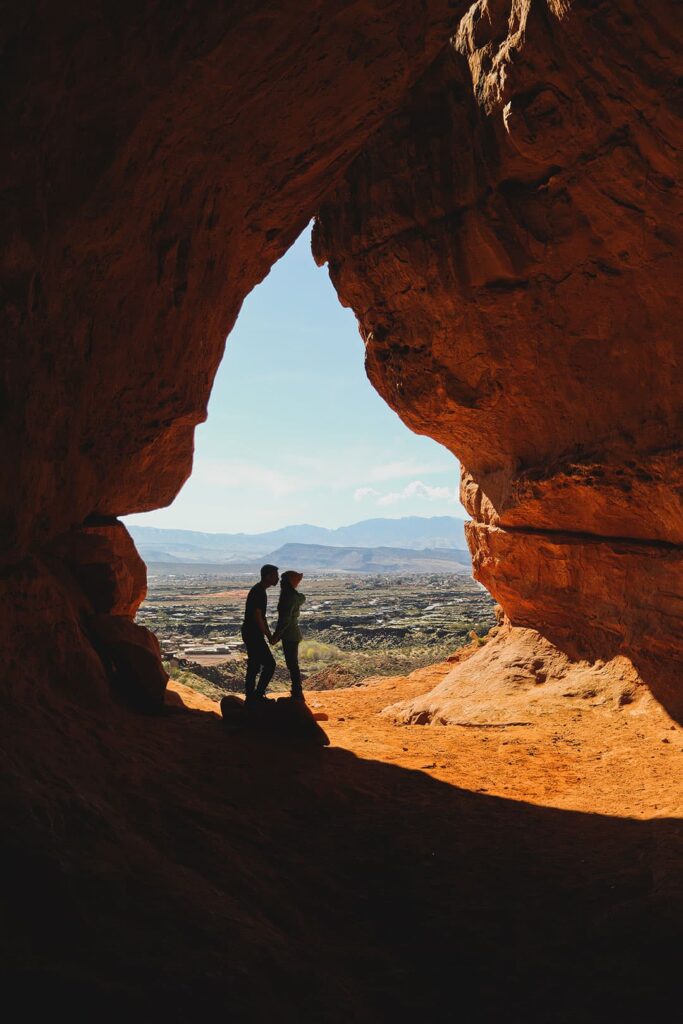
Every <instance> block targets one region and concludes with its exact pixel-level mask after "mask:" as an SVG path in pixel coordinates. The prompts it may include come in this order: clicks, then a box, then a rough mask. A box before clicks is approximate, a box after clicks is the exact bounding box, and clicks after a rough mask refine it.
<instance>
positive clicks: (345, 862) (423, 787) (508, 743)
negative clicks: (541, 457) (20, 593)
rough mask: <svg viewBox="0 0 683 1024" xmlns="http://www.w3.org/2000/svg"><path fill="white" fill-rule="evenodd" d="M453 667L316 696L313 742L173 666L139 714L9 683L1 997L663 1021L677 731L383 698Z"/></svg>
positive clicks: (342, 1023)
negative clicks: (435, 710)
mask: <svg viewBox="0 0 683 1024" xmlns="http://www.w3.org/2000/svg"><path fill="white" fill-rule="evenodd" d="M472 664H474V661H472ZM456 667H457V666H456ZM453 670H454V669H453V663H445V664H443V665H440V666H433V667H431V668H429V669H423V670H420V671H418V672H416V673H413V674H412V675H411V676H410V677H408V678H393V679H382V680H376V681H374V682H370V683H368V684H366V685H364V686H356V687H353V688H350V689H345V690H336V691H329V692H324V693H321V692H311V693H310V694H309V695H308V701H309V704H310V706H311V708H312V709H313V710H314V711H315V712H318V713H320V714H326V715H327V716H328V720H327V721H326V722H324V723H323V725H324V728H325V729H326V731H327V733H328V735H329V738H330V741H331V743H330V746H329V747H326V748H321V747H317V746H307V745H305V744H301V743H298V744H297V743H292V742H284V741H282V740H275V739H273V738H272V737H270V738H268V737H264V736H260V735H256V734H254V733H248V732H245V733H242V732H237V733H233V732H229V731H228V730H226V728H225V726H224V724H223V722H222V720H221V718H220V717H219V714H218V707H217V705H216V704H214V703H213V702H212V701H210V700H208V699H207V698H205V697H202V696H201V695H200V694H197V693H194V692H193V691H191V690H188V689H187V688H185V687H183V686H180V685H177V684H171V694H172V696H171V697H170V700H171V701H175V702H176V703H170V704H169V705H168V706H167V709H166V713H164V714H162V715H159V716H140V715H135V714H132V713H131V712H130V711H128V710H127V709H125V708H123V707H120V706H116V705H112V706H111V707H108V709H107V710H106V713H104V712H103V710H102V708H99V707H93V708H92V709H90V710H89V709H87V708H84V707H82V706H76V705H69V704H68V703H67V702H66V701H65V698H64V696H63V695H62V694H60V693H57V692H54V693H53V692H52V691H49V692H48V693H45V692H42V693H40V694H39V695H38V691H37V690H33V689H31V688H28V687H27V688H25V689H23V690H22V689H20V684H19V682H17V690H16V693H13V694H11V693H9V691H8V692H7V693H6V694H5V696H4V698H3V701H2V708H1V710H2V712H3V715H2V719H1V721H2V747H3V757H4V762H3V763H4V766H5V774H4V779H3V781H2V784H0V796H1V797H2V815H3V824H4V827H3V832H2V835H1V836H0V854H1V856H2V862H1V869H2V879H3V882H4V884H3V887H2V892H1V894H0V895H1V898H2V919H3V930H2V935H1V936H0V938H1V940H2V942H1V945H0V980H2V982H3V994H4V998H5V1000H6V1002H7V1004H8V1005H11V1003H12V999H20V1000H21V1005H22V1008H23V1010H22V1012H23V1014H24V1017H25V1019H37V1017H36V1016H35V1014H36V1013H37V1012H38V1010H40V1012H41V1013H44V1011H45V1010H46V1009H47V1010H48V1011H49V1012H50V1015H51V1016H55V1015H56V1014H58V1013H67V1012H68V1014H69V1015H70V1016H71V1017H73V1016H74V1011H75V1010H77V1011H78V1013H77V1017H79V1019H97V1020H121V1019H132V1020H137V1019H142V1018H143V1017H144V1018H145V1019H151V1020H160V1019H163V1020H164V1022H165V1024H170V1022H172V1021H173V1022H175V1021H178V1022H180V1021H182V1022H186V1021H188V1020H208V1019H211V1018H212V1017H213V1016H214V1015H216V1014H218V1013H220V1015H221V1017H222V1018H224V1019H227V1020H235V1021H239V1022H242V1021H245V1022H254V1024H262V1022H266V1021H271V1020H278V1021H286V1022H289V1021H293V1022H294V1021H296V1022H297V1024H300V1022H306V1024H308V1022H315V1024H318V1022H330V1024H349V1022H354V1024H355V1022H367V1024H384V1022H385V1021H392V1022H394V1021H396V1022H402V1021H423V1020H425V1021H430V1022H431V1021H437V1022H441V1021H448V1022H449V1024H450V1022H451V1021H453V1022H460V1021H462V1022H463V1024H483V1022H486V1024H489V1022H490V1024H499V1022H500V1021H502V1020H506V1021H511V1022H512V1024H516V1022H517V1021H524V1022H525V1024H526V1022H532V1021H533V1022H538V1024H588V1022H590V1024H605V1022H611V1021H613V1020H615V1021H616V1020H618V1021H619V1022H620V1024H623V1022H624V1021H639V1022H640V1021H643V1020H655V1019H670V1018H672V1017H673V1016H674V1014H675V1007H676V1005H677V1002H678V1000H679V998H680V991H679V990H680V982H679V978H680V963H679V961H680V949H681V940H682V939H683V932H682V928H681V920H682V918H683V871H682V870H681V868H682V864H683V828H682V822H681V807H682V801H681V764H682V760H681V758H682V747H683V740H682V734H681V729H680V727H679V726H677V725H675V724H674V723H673V722H672V721H670V720H669V718H668V717H667V716H666V714H665V713H664V712H663V711H662V710H661V708H659V707H658V705H656V704H655V703H654V701H653V700H652V698H650V697H648V695H647V694H646V693H642V694H639V695H638V696H637V699H634V700H633V702H632V703H630V704H628V705H626V706H624V707H619V709H618V710H615V708H614V706H613V705H614V700H613V697H612V696H609V695H608V696H609V700H610V701H611V704H610V705H609V706H608V704H599V705H598V706H590V705H591V702H592V703H596V701H597V699H593V698H587V697H585V694H584V696H583V697H582V696H576V697H571V698H563V697H562V695H561V693H560V694H559V695H556V696H555V697H553V698H552V699H550V698H549V699H548V701H547V705H546V703H545V702H544V701H540V700H539V701H536V697H537V696H538V695H537V694H536V693H535V691H530V692H531V693H532V694H533V699H534V700H535V701H536V711H535V712H534V715H533V716H532V717H533V721H532V724H531V725H525V726H519V725H506V724H504V723H501V721H500V718H502V717H503V716H504V714H505V713H506V710H507V709H506V708H505V707H504V706H502V698H501V700H497V702H496V712H497V715H498V719H499V720H498V721H496V723H495V724H493V723H489V724H492V725H493V727H488V726H487V725H486V723H485V722H483V720H480V721H479V722H478V724H477V725H476V726H474V725H472V724H469V725H462V724H461V725H454V724H451V725H422V726H421V725H401V724H397V722H396V720H395V718H392V717H391V716H387V715H386V714H383V709H385V708H386V707H387V706H389V705H394V704H395V703H396V701H397V700H400V701H403V702H405V701H410V700H411V699H412V698H418V697H420V695H422V694H425V693H426V692H427V691H429V690H431V689H433V688H434V687H435V686H436V685H437V684H439V683H440V682H443V685H446V684H448V680H449V679H450V678H451V675H450V674H451V673H452V672H453ZM494 682H495V680H493V678H492V680H491V685H492V686H493V683H494ZM174 691H175V693H174ZM515 692H517V691H515ZM547 692H548V693H549V694H550V691H547ZM573 692H574V691H573V690H572V693H573ZM589 692H592V691H589ZM558 693H559V691H558ZM179 697H180V700H179V699H178V698H179ZM453 700H455V698H453ZM453 700H452V702H451V703H452V706H453V707H455V706H456V705H457V700H455V703H453ZM515 701H516V703H515V709H514V710H515V714H516V715H517V714H518V712H519V706H520V705H519V697H518V696H517V697H515ZM482 709H483V705H482V706H480V707H479V708H478V711H477V715H478V717H479V718H480V717H481V713H482ZM459 713H460V712H459V711H458V714H459ZM515 720H517V719H515ZM530 720H531V719H530Z"/></svg>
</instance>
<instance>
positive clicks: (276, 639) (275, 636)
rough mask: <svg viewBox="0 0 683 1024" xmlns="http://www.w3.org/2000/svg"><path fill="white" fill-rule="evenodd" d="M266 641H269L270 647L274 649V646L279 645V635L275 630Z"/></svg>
mask: <svg viewBox="0 0 683 1024" xmlns="http://www.w3.org/2000/svg"><path fill="white" fill-rule="evenodd" d="M268 639H269V640H270V646H271V647H275V644H279V643H280V634H279V633H278V631H277V630H275V632H274V633H271V634H270V636H269V637H268Z"/></svg>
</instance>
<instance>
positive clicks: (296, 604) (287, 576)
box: [272, 569, 306, 700]
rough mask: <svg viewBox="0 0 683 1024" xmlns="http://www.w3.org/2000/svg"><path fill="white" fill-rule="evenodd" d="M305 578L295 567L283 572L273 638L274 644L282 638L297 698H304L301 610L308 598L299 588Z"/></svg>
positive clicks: (286, 661)
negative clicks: (300, 658) (300, 663)
mask: <svg viewBox="0 0 683 1024" xmlns="http://www.w3.org/2000/svg"><path fill="white" fill-rule="evenodd" d="M303 578H304V574H303V573H302V572H295V571H294V570H293V569H289V570H288V571H287V572H283V573H282V576H281V577H280V600H279V601H278V603H277V613H278V619H277V626H276V627H275V632H274V633H273V640H272V642H273V643H274V644H276V643H277V642H278V641H279V640H282V651H283V653H284V656H285V663H286V665H287V668H288V669H289V677H290V679H291V680H292V697H294V698H295V699H296V700H303V699H304V694H303V690H302V689H301V669H300V668H299V644H300V642H301V630H300V629H299V612H300V611H301V605H302V604H303V603H304V601H305V600H306V598H305V597H304V595H303V594H300V593H299V592H298V590H297V587H298V586H299V584H300V583H301V581H302V579H303Z"/></svg>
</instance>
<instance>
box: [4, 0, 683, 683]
mask: <svg viewBox="0 0 683 1024" xmlns="http://www.w3.org/2000/svg"><path fill="white" fill-rule="evenodd" d="M676 15H677V5H676V4H675V3H674V2H673V0H656V2H654V3H648V4H645V3H638V2H635V0H626V2H624V3H619V4H617V3H609V2H604V0H600V2H598V0H576V2H575V3H574V4H571V5H570V4H569V3H567V2H563V0H479V2H477V3H475V4H473V5H472V6H471V7H470V8H469V10H468V9H467V5H466V4H465V3H459V2H456V0H434V2H430V3H429V4H423V3H415V4H405V3H399V2H398V0H348V2H345V3H332V2H331V0H316V2H313V3H310V4H304V5H302V4H299V3H295V2H294V0H286V2H285V3H280V4H271V3H269V2H268V0H260V2H256V3H249V4H247V3H242V2H238V0H233V2H222V3H221V2H219V3H209V2H208V0H207V2H205V3H204V2H200V3H198V4H193V5H191V6H190V7H184V6H183V5H179V6H174V7H173V9H170V8H169V7H168V6H167V5H159V4H156V3H153V2H152V0H144V2H142V3H140V4H137V5H134V7H131V6H129V5H124V6H123V7H117V8H116V10H114V9H113V8H111V9H107V11H106V12H105V11H104V10H103V9H101V8H100V7H99V6H98V5H92V4H86V3H85V2H84V0H74V2H73V3H71V4H69V5H68V8H67V9H63V8H59V7H55V5H53V4H52V5H51V4H48V3H45V2H44V0H33V2H30V3H28V4H24V5H15V7H14V8H13V9H12V10H11V11H8V12H6V15H5V18H4V20H3V26H2V36H1V39H0V43H1V45H2V52H3V71H2V74H3V84H4V85H5V86H6V94H7V96H8V102H7V104H6V105H5V117H6V119H7V122H6V124H5V125H4V127H5V132H6V137H7V139H8V145H7V146H6V153H7V158H6V160H5V162H4V165H3V171H2V175H3V188H2V191H1V192H0V194H1V195H2V203H3V207H2V210H3V226H4V231H3V239H2V273H3V280H4V284H5V296H6V301H5V303H4V305H3V312H2V329H3V344H4V359H3V367H2V374H1V375H0V404H1V408H2V418H1V420H0V442H1V444H0V475H1V479H2V487H0V538H1V542H0V566H2V567H3V575H2V579H1V582H2V590H3V595H4V596H3V607H4V608H10V606H11V613H10V611H8V612H7V614H6V615H5V616H4V620H3V621H4V622H6V623H9V622H10V621H11V622H13V623H14V627H13V628H14V629H15V632H16V631H17V630H18V632H19V633H20V632H21V624H20V621H19V619H18V618H17V616H18V615H19V612H18V609H21V608H23V609H24V611H23V613H22V614H23V616H24V619H23V620H22V621H25V622H26V624H27V625H26V630H27V633H26V637H35V638H38V637H40V635H41V626H40V624H41V621H43V622H45V623H48V622H49V623H51V624H52V625H51V627H50V628H51V630H52V634H53V636H54V637H56V636H57V634H59V636H60V638H61V639H60V641H59V642H60V643H61V642H62V641H64V642H65V643H66V640H65V638H66V637H71V641H73V645H72V646H73V651H72V653H74V652H75V653H77V652H78V651H79V650H81V646H80V645H81V634H83V635H87V636H88V637H90V638H91V640H92V643H95V644H96V645H98V644H99V645H104V661H105V662H107V663H108V664H109V668H110V669H111V671H113V672H114V674H116V673H117V672H118V671H126V672H128V671H129V670H130V671H132V669H131V665H132V660H131V658H132V656H131V657H130V658H128V660H127V661H126V659H123V661H126V664H125V665H123V661H121V659H119V660H120V661H121V664H122V665H123V669H121V666H119V668H118V669H117V667H116V664H115V659H114V657H113V655H114V652H115V650H119V649H120V644H121V643H122V642H123V641H122V635H121V630H123V631H124V632H125V629H126V628H127V627H125V626H124V625H122V623H123V620H125V621H127V622H130V621H131V617H132V615H133V614H134V608H135V602H136V600H137V599H138V597H139V593H140V592H141V590H140V587H141V586H142V585H144V581H143V583H142V584H141V583H140V580H139V567H137V566H136V562H135V555H134V552H133V553H131V550H130V549H129V548H128V546H127V541H125V538H124V539H122V534H121V532H120V528H119V526H117V525H116V521H115V517H116V516H117V515H121V514H124V513H130V512H134V511H142V510H145V509H150V508H154V507H158V506H160V505H164V504H166V503H168V502H170V501H171V500H172V498H173V497H174V495H175V494H176V493H177V491H178V489H179V488H180V486H181V485H182V483H183V481H184V480H185V479H186V478H187V476H188V474H189V472H190V469H191V461H192V444H193V440H192V439H193V431H194V427H195V425H196V424H197V423H198V422H200V421H201V420H202V419H203V418H204V416H205V413H206V404H207V400H208V397H209V393H210V390H211V384H212V380H213V376H214V373H215V370H216V368H217V366H218V363H219V360H220V357H221V354H222V351H223V346H224V339H225V336H226V335H227V333H228V331H229V330H230V328H231V326H232V324H233V323H234V320H235V318H236V316H237V313H238V311H239V308H240V304H241V302H242V300H243V298H244V296H245V295H246V294H247V293H248V292H249V291H250V290H251V288H252V287H253V286H254V285H255V284H256V283H258V281H260V280H261V279H262V278H263V276H264V275H265V274H266V273H267V271H268V269H269V267H270V266H271V265H272V263H273V262H274V261H275V260H276V259H277V258H278V257H279V256H280V255H282V254H283V253H284V252H285V251H286V249H287V248H288V246H289V245H290V244H291V242H292V241H293V239H294V238H295V237H296V235H297V234H298V232H299V231H300V230H301V229H302V228H303V227H304V225H305V224H306V222H307V221H308V219H309V218H310V217H311V216H312V214H313V213H314V212H315V211H316V210H320V216H319V220H318V224H317V228H316V233H315V249H316V254H317V258H318V259H319V260H320V261H323V260H327V261H328V262H329V265H330V272H331V275H332V278H333V281H334V283H335V285H336V287H337V289H338V292H339V295H340V297H341V299H342V301H344V302H346V303H348V304H350V305H351V306H353V308H354V309H355V311H356V312H357V314H358V317H359V319H360V322H361V326H362V331H363V333H364V337H365V339H366V342H367V366H368V372H369V374H370V378H371V380H372V381H373V383H374V384H375V386H376V387H377V388H378V390H379V391H380V393H381V394H382V395H383V396H384V397H385V398H386V400H387V401H388V402H389V403H390V404H391V405H392V407H393V408H395V409H396V410H397V411H398V412H399V413H400V415H401V416H402V417H403V419H404V420H405V421H406V423H408V425H409V426H410V427H411V428H412V429H414V430H417V431H419V432H422V433H427V434H430V435H431V436H432V437H435V438H436V439H437V440H439V441H441V442H442V443H443V444H445V445H447V446H448V447H449V448H451V449H452V450H453V451H454V452H455V453H456V454H457V455H458V456H459V457H460V458H461V460H462V463H463V466H464V469H463V481H462V493H463V497H464V499H465V502H466V504H467V507H468V509H469V510H470V513H471V515H472V517H473V520H474V525H473V526H472V527H471V528H470V533H469V536H470V543H471V546H472V550H473V555H474V564H475V572H476V574H477V577H478V578H479V579H480V580H482V581H483V582H484V583H486V585H487V586H488V587H489V588H490V589H491V590H492V592H493V593H494V594H495V595H496V597H497V598H498V600H499V601H500V602H501V603H502V605H503V606H504V608H505V611H506V613H507V615H508V616H509V618H510V619H511V620H512V621H513V622H514V623H517V624H520V625H525V626H534V627H536V628H538V629H540V630H541V631H542V632H544V633H545V634H546V635H547V636H548V637H550V638H551V639H552V640H554V641H555V642H557V643H560V644H562V645H564V646H565V647H566V648H567V649H569V650H571V651H576V652H578V653H581V654H585V655H587V656H591V657H604V656H607V655H610V656H611V655H612V654H613V653H615V652H616V651H622V650H623V651H624V652H627V653H629V654H630V655H631V656H632V657H634V658H635V659H636V660H637V661H638V663H639V665H640V664H641V663H642V666H643V670H644V671H646V673H647V674H648V675H651V676H652V677H653V679H656V680H659V679H661V678H663V677H664V675H665V674H666V672H669V673H671V671H672V669H671V666H672V665H673V666H674V667H675V666H677V665H680V660H681V657H682V651H681V640H680V637H681V635H682V630H681V626H682V625H683V622H682V614H683V613H682V607H683V602H682V601H681V589H682V588H681V563H680V548H681V543H682V541H683V512H682V510H681V490H682V477H683V473H682V459H681V448H680V441H681V425H682V420H683V417H682V416H681V408H682V405H683V403H682V401H681V399H682V397H683V396H682V390H683V374H681V367H680V328H679V324H678V316H679V314H678V306H677V301H676V300H677V290H678V281H679V280H680V264H677V261H676V253H677V249H678V244H677V243H678V242H679V235H680V227H679V225H678V222H677V220H676V217H677V215H678V214H679V212H680V205H679V201H678V195H679V193H678V190H677V186H676V172H677V166H676V163H675V160H676V156H677V150H676V143H677V140H678V139H679V137H680V120H678V119H677V115H676V111H677V106H676V104H677V101H678V100H679V98H680V80H681V79H680V77H676V60H675V58H676V53H677V52H678V50H679V47H678V43H679V42H680V40H679V38H678V37H677V34H678V33H680V19H679V18H677V17H676ZM451 36H452V37H453V41H452V43H451V44H449V43H448V40H449V38H450V37H451ZM93 517H96V518H95V519H93ZM95 522H99V523H104V524H105V525H106V526H108V527H111V530H110V532H109V537H108V540H107V543H108V544H110V545H111V547H110V549H109V550H110V553H111V557H112V559H113V561H112V565H111V566H110V567H109V568H106V567H105V568H104V569H103V568H102V566H101V565H100V569H93V568H92V565H93V564H94V563H88V561H87V559H88V558H90V557H91V555H92V553H93V550H94V547H97V542H96V541H95V540H93V537H92V536H91V534H90V533H88V531H90V530H91V528H92V524H93V523H95ZM80 531H85V533H83V534H82V536H81V533H80ZM65 536H68V537H69V538H70V539H69V540H68V542H64V541H63V540H62V541H60V540H59V538H64V537H65ZM64 543H66V544H67V549H64V548H63V544H64ZM60 545H62V546H60ZM86 548H87V549H88V550H89V551H90V555H88V554H87V553H86ZM124 548H125V549H126V551H127V554H126V555H125V557H123V561H122V562H121V561H120V559H121V557H122V555H121V552H122V550H123V549H124ZM67 556H68V557H67ZM93 557H94V556H93ZM98 557H99V556H98ZM83 559H85V561H84V560H83ZM117 559H119V562H118V563H117V564H118V566H119V569H117V568H116V567H115V565H114V563H115V562H116V560H117ZM88 565H90V568H88ZM122 566H123V568H122ZM76 570H78V571H76ZM119 570H121V571H120V572H119ZM93 574H94V577H95V578H97V579H98V580H99V582H98V583H97V586H98V588H99V589H98V594H97V599H96V601H95V602H93V595H92V593H91V592H90V591H89V588H91V585H92V582H93ZM98 574H99V576H98ZM136 574H137V575H136ZM124 578H126V579H127V580H128V584H130V587H129V590H128V591H126V586H127V585H128V584H126V585H124V583H123V580H124ZM136 580H137V582H136ZM107 581H108V583H107ZM104 583H107V586H109V590H108V591H107V596H103V594H104V591H103V590H102V587H103V586H104ZM119 586H123V590H120V589H117V587H119ZM136 588H137V590H136ZM105 589H106V587H105ZM124 592H125V593H124ZM48 593H50V594H53V599H48V597H47V595H48ZM31 595H33V597H32V598H31ZM57 595H60V596H57ZM31 600H34V601H35V609H34V612H33V613H32V612H31V610H30V609H31ZM112 602H113V603H112ZM58 608H62V612H61V613H60V614H59V615H58V614H57V609H58ZM0 611H1V609H0ZM101 615H105V616H109V617H110V618H111V617H113V618H118V619H119V620H120V622H119V625H118V626H116V627H115V626H114V625H113V624H112V623H111V622H110V623H109V625H108V626H105V625H104V624H103V623H102V622H101V621H99V620H97V617H98V616H101ZM60 616H61V617H60ZM0 617H2V616H0ZM41 617H42V619H41ZM89 617H91V618H89ZM92 617H94V618H92ZM98 621H99V625H98ZM53 627H54V628H53ZM17 637H18V633H17ZM8 639H9V638H8ZM25 639H26V638H25ZM139 639H140V638H138V640H139ZM129 640H130V642H131V643H133V644H134V643H137V640H135V641H134V640H133V638H132V637H130V636H129ZM71 641H70V642H71ZM10 642H11V640H10ZM55 642H56V641H55ZM141 642H142V641H141ZM17 643H19V641H18V640H17ZM43 643H44V641H43ZM26 644H27V649H28V648H30V649H31V651H32V652H33V653H34V654H35V653H36V651H37V650H38V647H36V645H35V644H34V643H33V642H32V641H31V640H28V639H27V640H26ZM19 646H21V644H19ZM44 646H45V650H46V652H47V653H46V657H48V661H49V657H50V653H49V652H50V646H49V644H47V645H45V644H44ZM57 646H59V643H58V644H57ZM142 646H143V647H145V646H147V648H148V649H149V651H150V652H151V653H153V651H152V648H153V647H154V644H153V641H152V640H149V639H147V640H145V641H144V642H142ZM98 649H101V648H99V647H98ZM75 653H74V656H75ZM90 653H91V650H90V648H88V652H86V654H84V661H83V664H85V663H86V662H88V659H89V658H90ZM36 656H37V655H36ZM72 660H73V659H72ZM142 660H143V661H144V658H143V659H142ZM62 661H63V662H64V664H65V665H66V664H67V662H69V658H68V657H67V656H66V653H65V656H64V658H63V659H62ZM88 663H89V662H88ZM60 664H61V662H60ZM136 664H137V661H136ZM112 665H113V668H112ZM50 666H51V663H50V664H49V665H48V671H50V672H51V671H52V668H51V667H50ZM126 666H127V667H126ZM36 671H37V670H36ZM152 675H153V678H152V679H151V683H150V685H151V686H152V691H153V692H154V693H156V692H157V690H158V687H159V685H160V678H161V677H160V676H159V675H158V673H157V674H156V675H154V673H153V674H152ZM94 676H97V673H94ZM93 678H94V677H93ZM93 685H94V686H95V689H97V687H98V686H99V682H96V683H94V684H93ZM672 685H673V684H672ZM667 686H668V684H667ZM667 692H668V690H667Z"/></svg>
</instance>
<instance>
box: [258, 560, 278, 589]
mask: <svg viewBox="0 0 683 1024" xmlns="http://www.w3.org/2000/svg"><path fill="white" fill-rule="evenodd" d="M279 579H280V574H279V572H278V567H277V566H276V565H262V566H261V583H262V584H263V586H264V587H274V586H275V584H276V583H277V581H278V580H279Z"/></svg>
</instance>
